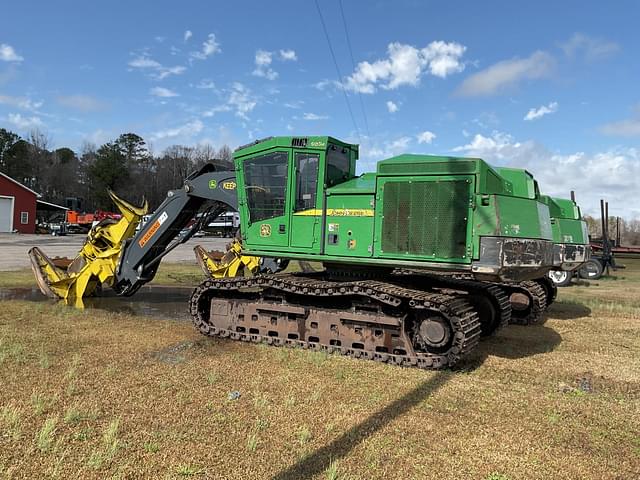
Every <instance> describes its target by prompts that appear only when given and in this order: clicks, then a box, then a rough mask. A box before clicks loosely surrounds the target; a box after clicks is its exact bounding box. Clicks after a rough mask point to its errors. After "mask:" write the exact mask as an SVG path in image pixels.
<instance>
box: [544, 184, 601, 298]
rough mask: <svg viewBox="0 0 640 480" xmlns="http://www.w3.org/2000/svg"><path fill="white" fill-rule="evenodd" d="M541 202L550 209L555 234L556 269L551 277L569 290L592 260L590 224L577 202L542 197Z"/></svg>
mask: <svg viewBox="0 0 640 480" xmlns="http://www.w3.org/2000/svg"><path fill="white" fill-rule="evenodd" d="M540 201H542V202H543V203H544V204H545V205H547V206H548V207H549V213H550V215H551V231H552V232H553V244H554V245H553V269H551V270H550V271H549V273H548V274H547V275H548V277H549V278H550V279H551V280H552V281H553V283H554V284H555V285H556V286H558V287H565V286H567V285H569V284H570V283H571V279H572V278H573V276H574V275H575V273H576V272H577V271H578V269H580V267H582V266H583V265H584V264H585V263H586V262H588V261H589V259H590V258H591V246H590V245H589V229H588V227H587V222H585V221H584V220H583V219H582V215H581V213H580V207H579V206H578V205H577V204H576V203H575V201H573V200H570V199H566V198H557V197H549V196H547V195H541V196H540Z"/></svg>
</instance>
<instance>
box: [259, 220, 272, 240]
mask: <svg viewBox="0 0 640 480" xmlns="http://www.w3.org/2000/svg"><path fill="white" fill-rule="evenodd" d="M260 236H261V237H270V236H271V225H269V224H268V223H263V224H262V225H260Z"/></svg>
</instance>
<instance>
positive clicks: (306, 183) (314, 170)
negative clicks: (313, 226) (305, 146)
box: [294, 153, 319, 212]
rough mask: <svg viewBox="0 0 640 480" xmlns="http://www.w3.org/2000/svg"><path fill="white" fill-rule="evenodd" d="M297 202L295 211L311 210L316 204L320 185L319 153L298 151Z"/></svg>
mask: <svg viewBox="0 0 640 480" xmlns="http://www.w3.org/2000/svg"><path fill="white" fill-rule="evenodd" d="M295 155H296V204H295V207H294V211H295V212H300V211H303V210H309V209H312V208H315V206H316V189H317V187H318V160H319V157H318V155H317V154H309V153H296V154H295Z"/></svg>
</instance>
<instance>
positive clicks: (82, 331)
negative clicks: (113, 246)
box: [0, 260, 640, 480]
mask: <svg viewBox="0 0 640 480" xmlns="http://www.w3.org/2000/svg"><path fill="white" fill-rule="evenodd" d="M625 263H627V265H628V267H629V268H627V269H626V270H622V271H618V272H617V273H616V274H615V276H616V278H612V279H606V280H600V281H598V282H593V283H592V284H590V285H588V286H587V285H581V286H573V287H570V288H565V289H562V290H561V291H560V294H559V298H558V301H557V303H556V304H554V305H553V306H552V308H551V309H550V311H549V315H548V321H547V322H546V323H545V324H544V325H539V326H533V327H518V326H510V327H508V328H506V329H505V330H503V331H501V332H500V333H499V334H498V335H496V336H495V337H492V338H490V339H488V340H486V341H484V342H483V343H482V344H481V346H480V348H479V350H478V352H477V354H476V355H475V356H474V358H473V359H472V360H471V361H470V362H468V363H467V364H466V365H465V366H463V367H462V368H460V369H458V370H456V371H443V372H425V371H420V370H411V369H402V368H397V367H392V366H387V365H381V364H377V363H374V362H367V361H358V360H352V359H349V358H344V357H337V356H327V355H324V354H320V353H316V352H309V351H304V350H291V349H279V348H275V347H266V346H256V345H247V344H242V343H235V342H231V341H225V340H218V339H210V338H204V337H202V336H200V335H199V334H198V333H196V331H195V330H194V329H193V328H192V326H191V325H190V324H189V323H186V322H179V321H171V320H163V319H158V318H150V317H147V316H145V317H142V316H131V315H125V314H116V313H110V312H107V311H104V310H91V309H87V310H84V311H79V310H75V309H73V308H68V307H65V306H62V305H55V304H52V303H49V302H28V301H17V300H3V301H2V303H1V305H2V308H1V309H0V478H161V479H162V478H184V477H195V478H220V479H254V478H255V479H262V478H273V479H280V480H284V479H302V478H316V479H383V478H384V479H388V478H393V479H423V478H434V479H487V480H488V479H492V480H507V479H511V480H515V479H605V478H606V479H635V478H639V477H640V262H638V261H635V262H634V261H632V260H626V261H625ZM199 278H200V275H199V274H198V272H197V270H195V268H192V267H184V266H183V267H178V266H171V265H163V266H162V267H161V271H160V274H159V277H158V279H157V280H156V283H163V284H168V283H185V282H187V283H189V282H191V283H193V282H195V281H196V280H197V279H199ZM31 284H32V280H31V275H30V272H26V271H22V272H20V271H18V272H11V273H5V272H3V273H2V274H0V287H4V288H6V287H9V286H18V285H31ZM185 307H186V306H185ZM238 394H239V396H238ZM236 397H237V398H236Z"/></svg>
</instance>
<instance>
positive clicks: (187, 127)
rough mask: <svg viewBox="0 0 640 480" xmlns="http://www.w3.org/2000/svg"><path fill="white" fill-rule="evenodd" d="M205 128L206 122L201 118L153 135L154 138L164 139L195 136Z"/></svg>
mask: <svg viewBox="0 0 640 480" xmlns="http://www.w3.org/2000/svg"><path fill="white" fill-rule="evenodd" d="M203 129H204V124H203V123H202V122H201V121H200V120H193V121H192V122H188V123H185V124H184V125H181V126H179V127H176V128H169V129H166V130H159V131H157V132H154V133H153V134H152V135H151V138H152V140H162V139H165V138H174V137H193V136H195V135H197V134H198V133H200V132H201V131H202V130H203Z"/></svg>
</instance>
